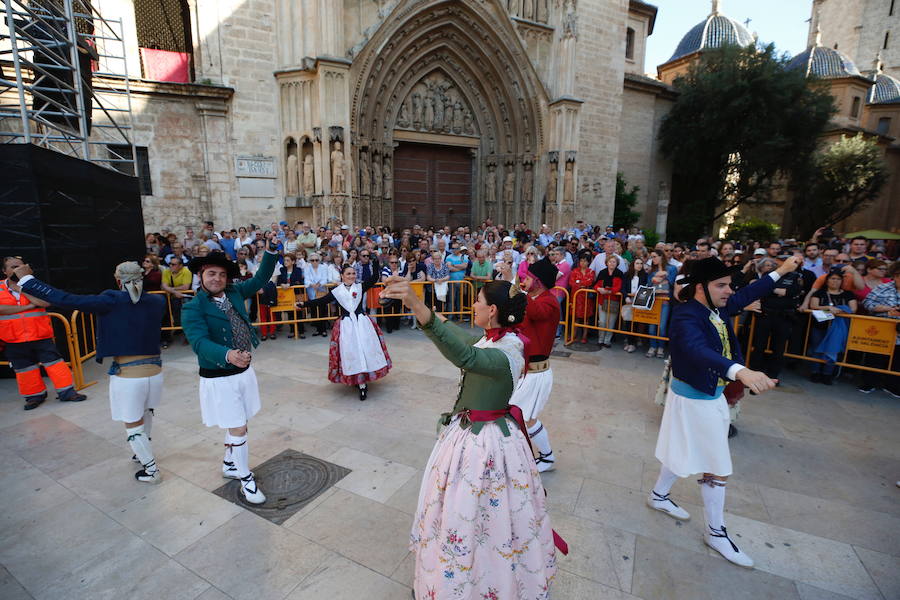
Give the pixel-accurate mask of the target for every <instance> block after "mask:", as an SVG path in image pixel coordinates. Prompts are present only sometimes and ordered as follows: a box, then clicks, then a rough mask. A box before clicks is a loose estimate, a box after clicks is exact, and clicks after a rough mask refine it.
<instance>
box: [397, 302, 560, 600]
mask: <svg viewBox="0 0 900 600" xmlns="http://www.w3.org/2000/svg"><path fill="white" fill-rule="evenodd" d="M554 302H555V300H554ZM423 331H424V332H425V335H427V336H428V337H429V338H430V339H431V341H432V342H434V344H435V346H437V347H438V349H439V350H440V351H441V354H443V355H444V356H445V357H446V358H447V359H448V360H450V362H452V363H453V364H454V365H456V366H457V367H459V368H460V369H461V370H462V373H461V378H460V384H459V395H458V397H457V400H456V405H455V406H454V408H453V411H452V412H450V413H445V414H444V415H443V416H442V418H441V422H442V423H443V424H444V425H446V426H447V427H445V428H444V430H443V431H442V432H441V434H440V436H439V438H438V441H437V442H436V443H435V446H434V450H432V452H431V457H430V458H429V459H428V464H427V465H426V467H425V475H424V477H423V479H422V487H421V488H420V490H419V503H418V507H417V509H416V514H415V519H414V521H413V527H412V533H411V536H410V550H412V551H414V552H415V553H416V567H415V582H414V584H413V593H414V597H415V598H418V599H419V600H423V599H428V600H449V599H451V598H452V599H466V600H475V599H476V598H477V599H479V600H481V599H482V598H494V599H499V598H502V599H506V598H528V599H535V600H538V599H546V598H549V593H550V591H549V590H550V584H551V582H552V581H553V579H554V577H555V574H556V551H555V549H554V541H555V538H556V536H555V534H554V533H553V530H552V529H551V527H550V518H549V516H548V514H547V507H546V501H545V494H544V488H543V486H542V485H541V479H540V475H539V474H538V472H537V469H536V468H535V464H534V455H533V454H532V453H531V449H530V448H529V444H528V437H527V436H526V434H525V433H524V428H525V425H524V421H523V420H522V417H521V412H519V411H518V409H517V408H516V407H510V406H509V405H508V402H509V398H510V395H511V394H512V391H513V388H514V386H515V383H516V382H517V381H518V380H519V379H520V377H521V374H522V371H523V369H524V367H525V358H524V355H523V344H522V341H521V340H520V339H519V338H518V336H516V335H515V334H514V333H511V332H509V331H507V330H506V329H489V330H487V331H486V332H485V335H484V336H483V337H481V338H480V339H479V338H477V337H472V336H470V335H469V334H468V332H466V331H465V330H463V329H462V328H461V327H459V326H457V325H454V324H453V323H450V322H448V321H441V320H440V319H437V318H436V317H435V315H434V313H432V314H431V319H430V320H429V321H428V323H427V324H426V325H425V326H424V327H423ZM511 412H515V413H516V414H517V418H516V420H514V421H512V422H511V421H510V420H509V419H511V418H512V417H511ZM559 543H560V546H559V547H560V549H561V551H563V552H565V551H566V550H565V548H564V543H563V542H562V541H561V540H559Z"/></svg>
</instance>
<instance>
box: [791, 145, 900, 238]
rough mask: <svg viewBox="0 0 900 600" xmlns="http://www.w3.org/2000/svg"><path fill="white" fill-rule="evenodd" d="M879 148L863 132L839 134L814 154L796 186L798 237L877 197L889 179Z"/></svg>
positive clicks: (826, 224)
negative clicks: (835, 140) (802, 177)
mask: <svg viewBox="0 0 900 600" xmlns="http://www.w3.org/2000/svg"><path fill="white" fill-rule="evenodd" d="M881 155H882V151H881V149H880V148H879V147H878V144H877V143H876V142H875V140H874V139H866V137H865V136H863V134H861V133H860V134H857V135H855V136H852V137H848V136H842V137H841V139H840V140H838V141H837V142H835V143H833V144H831V145H830V146H828V147H827V148H825V149H823V150H822V151H821V152H819V153H818V154H817V155H816V156H815V160H814V161H813V163H812V168H811V169H809V171H808V172H807V173H805V177H804V180H805V181H804V182H803V183H802V184H801V185H796V184H795V188H796V193H795V196H794V201H793V203H792V205H791V210H792V216H793V219H794V223H795V224H796V226H797V228H798V230H799V232H800V236H801V237H802V238H804V239H805V238H807V237H809V236H810V235H811V234H812V233H813V232H814V231H815V230H816V228H817V227H820V226H823V225H824V226H830V225H834V224H835V223H838V222H839V221H843V220H844V219H846V218H847V217H849V216H850V215H852V214H853V213H855V212H856V211H858V210H860V209H861V208H865V207H866V206H867V205H868V204H869V203H871V202H872V200H874V199H875V198H877V197H878V193H879V192H880V191H881V188H882V186H884V184H885V183H886V182H887V180H888V172H887V168H886V166H885V164H884V160H883V159H882V156H881Z"/></svg>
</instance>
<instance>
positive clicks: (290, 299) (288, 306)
mask: <svg viewBox="0 0 900 600" xmlns="http://www.w3.org/2000/svg"><path fill="white" fill-rule="evenodd" d="M276 291H277V292H278V300H277V303H276V304H275V306H273V307H272V310H274V311H277V312H282V311H286V310H296V308H295V307H294V303H295V302H297V294H296V292H295V290H294V288H288V289H282V288H278V289H277V290H276Z"/></svg>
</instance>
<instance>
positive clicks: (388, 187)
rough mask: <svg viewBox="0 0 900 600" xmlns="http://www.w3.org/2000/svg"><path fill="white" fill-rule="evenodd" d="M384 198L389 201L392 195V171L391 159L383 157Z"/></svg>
mask: <svg viewBox="0 0 900 600" xmlns="http://www.w3.org/2000/svg"><path fill="white" fill-rule="evenodd" d="M382 177H383V178H384V197H385V198H387V199H390V198H391V197H392V196H393V195H394V169H393V167H391V157H390V156H385V157H384V173H383V174H382Z"/></svg>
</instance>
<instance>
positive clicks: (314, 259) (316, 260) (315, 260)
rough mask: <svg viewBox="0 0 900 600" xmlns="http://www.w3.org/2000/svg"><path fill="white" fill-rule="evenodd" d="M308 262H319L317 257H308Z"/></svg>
mask: <svg viewBox="0 0 900 600" xmlns="http://www.w3.org/2000/svg"><path fill="white" fill-rule="evenodd" d="M309 262H319V259H318V258H311V259H309Z"/></svg>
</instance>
